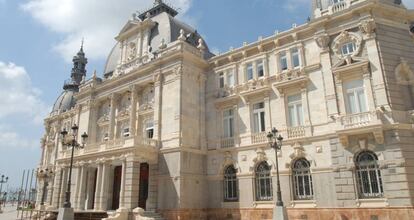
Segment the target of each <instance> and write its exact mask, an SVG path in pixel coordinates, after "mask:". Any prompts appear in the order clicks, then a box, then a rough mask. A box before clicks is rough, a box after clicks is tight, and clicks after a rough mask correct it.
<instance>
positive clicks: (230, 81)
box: [227, 72, 234, 86]
mask: <svg viewBox="0 0 414 220" xmlns="http://www.w3.org/2000/svg"><path fill="white" fill-rule="evenodd" d="M227 85H228V86H234V74H233V72H229V73H227Z"/></svg>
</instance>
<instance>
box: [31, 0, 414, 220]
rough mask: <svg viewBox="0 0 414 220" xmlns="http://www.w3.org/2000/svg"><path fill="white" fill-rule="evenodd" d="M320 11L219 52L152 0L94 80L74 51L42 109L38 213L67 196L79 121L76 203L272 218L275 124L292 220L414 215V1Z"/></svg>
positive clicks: (135, 212) (364, 1)
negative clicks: (59, 88)
mask: <svg viewBox="0 0 414 220" xmlns="http://www.w3.org/2000/svg"><path fill="white" fill-rule="evenodd" d="M313 11H314V13H313V16H312V18H311V19H310V21H309V22H307V23H306V24H303V25H300V26H297V25H293V27H292V29H290V30H287V31H284V32H280V33H275V34H274V35H273V36H270V37H266V38H263V37H259V39H258V41H256V42H253V43H250V44H247V43H246V44H244V45H243V46H242V47H240V48H236V49H231V50H230V51H228V52H226V53H223V54H220V55H213V54H212V53H210V52H209V49H208V47H207V45H206V43H205V42H204V40H203V39H202V38H201V36H200V35H199V34H198V33H197V31H196V30H194V29H193V28H191V27H189V26H188V25H186V24H183V23H182V22H180V21H178V20H177V19H176V18H174V17H175V16H176V14H177V12H176V11H175V10H174V9H173V8H172V7H170V6H168V5H167V4H165V3H164V2H162V1H156V2H155V3H154V7H153V8H151V9H150V10H148V11H147V12H145V13H143V14H141V15H134V16H133V18H131V20H129V21H128V22H127V24H126V25H125V26H124V27H123V28H122V30H121V32H120V34H119V35H118V36H117V37H116V40H117V42H118V43H117V45H116V46H115V47H114V49H113V50H112V52H111V54H110V55H109V57H108V61H107V64H106V67H105V72H104V75H103V77H102V78H99V77H98V76H97V74H96V73H94V75H93V77H92V78H91V79H88V80H86V79H85V75H86V70H85V66H86V64H87V59H86V58H85V54H84V53H83V49H81V51H80V52H79V53H78V54H77V56H75V57H74V68H73V69H72V75H71V76H72V79H71V80H70V81H68V82H66V83H65V86H64V92H63V93H62V95H61V96H60V97H59V99H58V100H57V102H56V104H55V106H54V109H53V112H52V113H51V114H50V116H48V117H47V118H46V119H45V127H46V134H45V136H44V138H43V139H42V152H43V153H42V158H41V163H40V166H39V168H38V176H39V183H38V186H39V190H40V191H39V193H38V200H37V201H38V204H39V205H40V207H42V208H45V209H47V210H51V211H53V210H56V209H57V208H58V207H61V206H62V204H63V201H64V192H65V186H66V183H67V181H68V167H69V160H70V152H71V151H70V148H66V147H62V144H61V138H60V136H59V133H60V131H62V130H63V129H64V128H66V130H68V131H70V127H71V126H72V125H73V124H77V125H78V126H79V132H78V134H77V135H78V136H79V138H80V135H81V134H82V133H84V132H87V133H88V135H89V138H88V142H87V144H86V145H85V147H84V148H83V149H75V156H74V169H73V176H72V190H71V191H72V192H71V202H72V205H73V207H74V208H75V210H76V211H84V212H99V211H101V212H110V211H111V210H112V211H113V212H110V214H109V217H108V219H140V218H141V217H145V216H147V217H150V216H152V217H155V216H157V215H162V216H163V217H164V218H165V219H168V220H176V219H181V220H183V219H191V220H193V219H209V220H210V219H211V220H213V219H214V220H215V219H217V220H219V219H243V220H244V219H246V220H247V219H249V220H250V219H271V216H272V207H273V206H274V200H275V195H276V187H274V185H275V183H276V167H275V159H276V158H275V156H276V154H275V152H274V150H273V149H271V148H270V146H269V143H268V140H267V134H268V132H269V131H271V129H272V128H273V127H276V128H277V129H278V130H279V133H280V134H281V135H282V136H283V137H284V141H283V146H282V149H281V150H280V151H279V152H278V153H277V157H278V160H279V169H280V172H281V176H280V181H281V186H282V196H283V201H284V203H285V205H286V206H287V207H288V214H289V218H290V219H338V220H344V219H361V220H362V219H400V220H405V219H407V220H408V219H414V208H413V207H414V176H413V173H414V169H413V166H414V150H413V148H414V144H413V143H414V137H413V123H414V98H413V96H414V11H412V10H407V9H406V8H405V7H404V6H403V5H402V4H401V3H400V2H399V1H394V0H333V1H330V0H322V1H321V0H314V1H313ZM137 207H140V208H142V209H137ZM143 210H146V212H144V211H143ZM150 211H151V212H150ZM155 213H157V214H155Z"/></svg>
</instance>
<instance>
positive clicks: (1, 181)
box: [0, 175, 9, 213]
mask: <svg viewBox="0 0 414 220" xmlns="http://www.w3.org/2000/svg"><path fill="white" fill-rule="evenodd" d="M4 177H5V176H4V175H1V180H0V213H3V211H2V210H1V201H3V200H2V198H1V195H2V194H1V191H2V189H3V183H7V181H8V180H9V177H7V176H6V178H4Z"/></svg>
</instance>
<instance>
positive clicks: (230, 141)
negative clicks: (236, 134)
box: [220, 137, 235, 149]
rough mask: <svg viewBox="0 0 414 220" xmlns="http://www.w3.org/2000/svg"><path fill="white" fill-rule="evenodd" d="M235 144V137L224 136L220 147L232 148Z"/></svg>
mask: <svg viewBox="0 0 414 220" xmlns="http://www.w3.org/2000/svg"><path fill="white" fill-rule="evenodd" d="M234 146H235V141H234V138H232V137H231V138H222V139H221V140H220V148H222V149H223V148H231V147H234Z"/></svg>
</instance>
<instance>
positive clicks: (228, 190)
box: [224, 165, 239, 201]
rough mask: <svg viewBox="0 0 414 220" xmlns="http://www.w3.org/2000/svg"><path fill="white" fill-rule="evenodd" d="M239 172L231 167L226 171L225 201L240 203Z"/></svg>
mask: <svg viewBox="0 0 414 220" xmlns="http://www.w3.org/2000/svg"><path fill="white" fill-rule="evenodd" d="M236 173H237V171H236V169H235V168H234V166H233V165H230V166H228V167H227V168H226V170H225V171H224V201H238V200H239V193H238V191H239V187H238V183H237V175H236Z"/></svg>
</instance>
